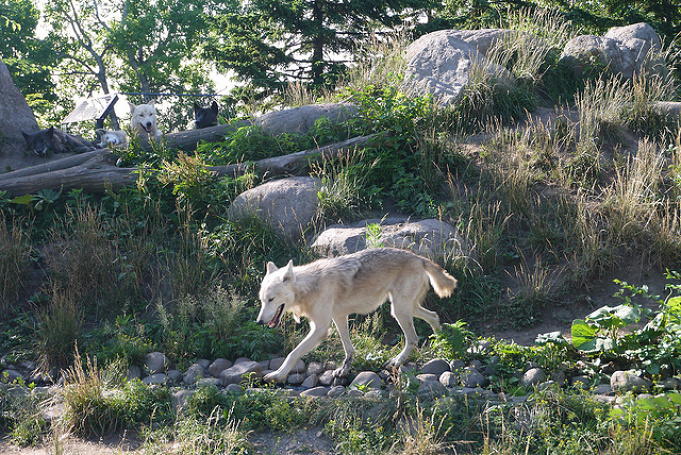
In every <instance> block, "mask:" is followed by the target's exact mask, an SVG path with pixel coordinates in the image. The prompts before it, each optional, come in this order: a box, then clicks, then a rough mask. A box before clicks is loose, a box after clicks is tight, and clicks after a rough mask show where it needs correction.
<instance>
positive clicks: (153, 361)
mask: <svg viewBox="0 0 681 455" xmlns="http://www.w3.org/2000/svg"><path fill="white" fill-rule="evenodd" d="M170 366H171V363H170V360H169V359H168V357H166V356H165V354H163V353H162V352H150V353H149V354H147V355H146V356H144V371H145V373H146V374H147V375H152V374H156V373H164V372H165V371H166V370H168V369H169V368H170Z"/></svg>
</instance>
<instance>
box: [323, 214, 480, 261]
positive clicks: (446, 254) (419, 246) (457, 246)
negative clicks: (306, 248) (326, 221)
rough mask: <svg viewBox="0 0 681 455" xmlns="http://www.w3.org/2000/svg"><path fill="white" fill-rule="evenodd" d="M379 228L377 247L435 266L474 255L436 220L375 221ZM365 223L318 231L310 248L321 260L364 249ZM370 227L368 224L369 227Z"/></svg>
mask: <svg viewBox="0 0 681 455" xmlns="http://www.w3.org/2000/svg"><path fill="white" fill-rule="evenodd" d="M375 221H376V224H380V226H381V239H380V243H381V245H382V246H385V247H393V248H401V249H406V250H411V251H413V252H415V253H416V254H419V255H421V256H425V257H428V258H430V259H432V260H434V261H436V262H443V261H444V260H445V259H451V258H460V257H473V256H474V252H473V251H471V250H470V249H469V247H468V242H466V240H465V239H464V238H463V237H462V236H460V235H459V234H458V232H457V230H456V229H455V228H454V227H453V226H451V225H449V224H447V223H444V222H442V221H440V220H436V219H427V220H421V221H415V222H409V221H404V220H402V219H386V220H375ZM367 223H368V222H367V221H362V222H359V223H354V224H349V225H344V224H336V225H332V226H329V227H328V228H327V229H325V230H324V231H322V232H321V233H320V234H319V235H318V236H317V238H316V239H315V241H314V242H313V244H312V246H311V248H312V249H313V250H314V251H316V252H317V253H319V254H320V255H322V256H327V257H328V256H338V255H343V254H349V253H355V252H357V251H361V250H363V249H366V247H367V244H366V235H367V232H368V231H367ZM369 224H371V223H369Z"/></svg>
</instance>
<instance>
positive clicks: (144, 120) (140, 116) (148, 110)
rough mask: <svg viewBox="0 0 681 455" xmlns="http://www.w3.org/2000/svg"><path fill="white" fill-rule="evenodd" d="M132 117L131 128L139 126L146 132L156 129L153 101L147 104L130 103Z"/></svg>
mask: <svg viewBox="0 0 681 455" xmlns="http://www.w3.org/2000/svg"><path fill="white" fill-rule="evenodd" d="M130 112H131V114H132V118H131V120H130V123H131V126H132V127H133V128H140V129H143V130H144V131H146V132H147V133H152V132H154V130H155V129H156V108H155V107H154V103H153V102H150V103H149V104H139V105H137V106H136V105H134V104H130Z"/></svg>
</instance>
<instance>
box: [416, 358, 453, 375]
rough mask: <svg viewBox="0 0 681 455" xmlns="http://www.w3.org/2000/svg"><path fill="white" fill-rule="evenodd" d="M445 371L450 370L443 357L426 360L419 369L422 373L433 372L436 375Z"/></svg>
mask: <svg viewBox="0 0 681 455" xmlns="http://www.w3.org/2000/svg"><path fill="white" fill-rule="evenodd" d="M445 371H450V370H449V363H448V362H447V361H446V360H443V359H433V360H431V361H429V362H426V363H425V364H424V365H423V366H422V367H421V370H420V372H421V373H422V374H435V375H437V376H440V375H441V374H442V373H444V372H445Z"/></svg>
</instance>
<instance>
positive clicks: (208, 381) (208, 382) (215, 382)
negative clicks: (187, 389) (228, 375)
mask: <svg viewBox="0 0 681 455" xmlns="http://www.w3.org/2000/svg"><path fill="white" fill-rule="evenodd" d="M195 385H196V387H197V388H198V387H209V386H211V387H218V386H220V385H221V383H220V379H218V378H214V377H209V378H201V379H199V380H198V381H196V384H195Z"/></svg>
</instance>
